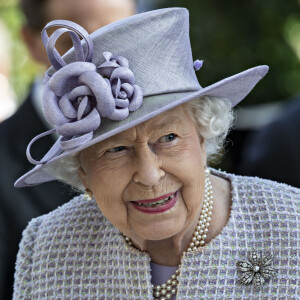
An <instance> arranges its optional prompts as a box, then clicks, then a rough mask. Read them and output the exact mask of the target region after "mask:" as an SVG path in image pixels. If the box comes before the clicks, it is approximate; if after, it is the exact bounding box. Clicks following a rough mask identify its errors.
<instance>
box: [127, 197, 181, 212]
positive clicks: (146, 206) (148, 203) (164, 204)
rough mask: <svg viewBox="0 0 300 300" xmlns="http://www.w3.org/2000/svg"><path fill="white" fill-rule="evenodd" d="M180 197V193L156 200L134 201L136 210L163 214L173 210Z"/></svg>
mask: <svg viewBox="0 0 300 300" xmlns="http://www.w3.org/2000/svg"><path fill="white" fill-rule="evenodd" d="M177 197H178V192H175V193H169V194H166V195H163V196H161V197H158V198H154V199H147V200H140V201H132V202H131V203H132V205H133V207H134V208H135V209H137V210H139V211H142V212H145V213H152V214H153V213H161V212H165V211H167V210H169V209H170V208H172V207H173V206H174V205H175V203H176V201H177Z"/></svg>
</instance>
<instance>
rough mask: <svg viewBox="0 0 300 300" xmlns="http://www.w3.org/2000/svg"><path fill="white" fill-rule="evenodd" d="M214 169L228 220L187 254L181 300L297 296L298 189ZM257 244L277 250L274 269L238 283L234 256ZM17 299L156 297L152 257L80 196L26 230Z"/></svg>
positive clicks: (259, 247) (299, 273)
mask: <svg viewBox="0 0 300 300" xmlns="http://www.w3.org/2000/svg"><path fill="white" fill-rule="evenodd" d="M214 173H215V174H217V175H219V176H222V177H224V178H227V179H228V180H230V181H231V194H232V209H231V215H230V219H229V221H228V223H227V225H226V226H225V227H224V228H223V230H222V232H221V233H220V234H219V235H218V236H217V237H216V238H215V239H213V240H212V241H211V242H210V243H208V244H207V245H206V246H205V247H203V248H202V249H200V250H199V251H196V252H193V253H188V254H185V255H184V256H183V257H182V262H181V265H182V267H181V275H180V277H179V284H178V295H177V299H189V300H190V299H299V298H300V290H299V286H300V262H299V258H300V247H299V246H300V242H299V238H300V220H299V215H300V190H299V189H297V188H293V187H290V186H287V185H284V184H279V183H275V182H272V181H268V180H262V179H258V178H253V177H242V176H235V175H228V174H225V173H222V172H216V171H214ZM252 249H256V250H257V251H261V252H262V253H263V254H269V253H271V254H273V256H274V259H273V266H274V268H275V270H276V274H275V276H273V277H272V278H271V279H270V280H269V281H268V282H267V283H265V284H264V285H263V286H262V287H260V288H259V287H255V286H253V285H249V286H244V285H242V284H240V283H239V278H240V277H239V276H240V274H239V272H238V270H237V267H236V263H237V261H239V260H240V259H244V258H245V257H246V255H247V253H248V252H249V251H251V250H252ZM14 299H153V297H152V290H151V276H150V257H149V255H148V254H147V253H142V252H139V251H138V250H135V249H133V248H131V247H129V246H128V245H127V244H126V242H125V241H124V239H123V237H122V236H121V235H120V233H119V231H118V230H117V229H116V228H114V227H113V226H112V225H111V223H110V222H109V221H108V220H106V219H105V218H104V217H103V215H102V214H101V212H100V211H99V209H98V207H97V205H96V203H95V202H94V201H86V200H84V199H83V197H82V196H80V197H77V198H74V199H73V200H71V201H70V202H69V203H67V204H65V205H63V206H61V207H60V208H58V209H56V210H55V211H53V212H51V213H49V214H47V215H45V216H42V217H39V218H36V219H33V220H32V221H31V222H30V224H29V225H28V227H27V229H26V230H25V231H24V233H23V239H22V242H21V244H20V251H19V254H18V258H17V264H16V274H15V290H14Z"/></svg>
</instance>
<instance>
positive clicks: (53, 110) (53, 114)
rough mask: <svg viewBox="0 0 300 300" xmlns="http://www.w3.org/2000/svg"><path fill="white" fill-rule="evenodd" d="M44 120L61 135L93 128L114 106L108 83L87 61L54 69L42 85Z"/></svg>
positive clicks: (97, 125)
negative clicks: (43, 85)
mask: <svg viewBox="0 0 300 300" xmlns="http://www.w3.org/2000/svg"><path fill="white" fill-rule="evenodd" d="M43 108H44V114H45V117H46V119H47V120H48V121H49V122H50V123H51V124H53V125H55V127H56V130H57V133H58V134H60V135H62V136H64V137H72V136H75V135H76V136H78V135H82V134H86V133H89V132H91V131H94V130H96V129H97V128H98V127H99V126H100V123H101V117H108V116H109V115H111V114H112V113H113V111H114V108H115V103H114V98H113V96H112V93H111V89H110V86H109V85H108V84H107V82H106V81H105V80H104V79H103V78H102V76H101V75H99V74H98V73H97V72H96V66H95V65H94V64H93V63H89V62H74V63H71V64H68V65H66V66H64V67H63V68H61V69H60V70H58V71H57V72H55V73H54V74H53V76H52V77H51V78H50V79H49V80H48V82H47V83H46V85H45V89H44V94H43Z"/></svg>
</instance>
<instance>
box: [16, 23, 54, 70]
mask: <svg viewBox="0 0 300 300" xmlns="http://www.w3.org/2000/svg"><path fill="white" fill-rule="evenodd" d="M21 35H22V38H23V41H24V43H25V44H26V47H27V49H28V51H29V53H30V55H31V57H32V58H33V59H34V60H35V61H36V62H38V63H40V64H42V65H44V66H47V67H49V66H50V62H49V60H48V57H47V53H46V50H45V47H44V45H43V43H42V41H41V35H40V33H37V32H36V31H34V30H33V29H31V28H29V27H28V26H23V27H22V29H21Z"/></svg>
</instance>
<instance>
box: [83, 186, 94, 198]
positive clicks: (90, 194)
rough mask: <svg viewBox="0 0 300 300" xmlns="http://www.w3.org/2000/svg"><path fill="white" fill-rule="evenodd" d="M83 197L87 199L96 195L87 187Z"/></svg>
mask: <svg viewBox="0 0 300 300" xmlns="http://www.w3.org/2000/svg"><path fill="white" fill-rule="evenodd" d="M83 197H84V198H85V199H86V200H92V199H93V197H94V195H93V193H92V192H91V191H90V190H89V189H85V190H84V194H83Z"/></svg>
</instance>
